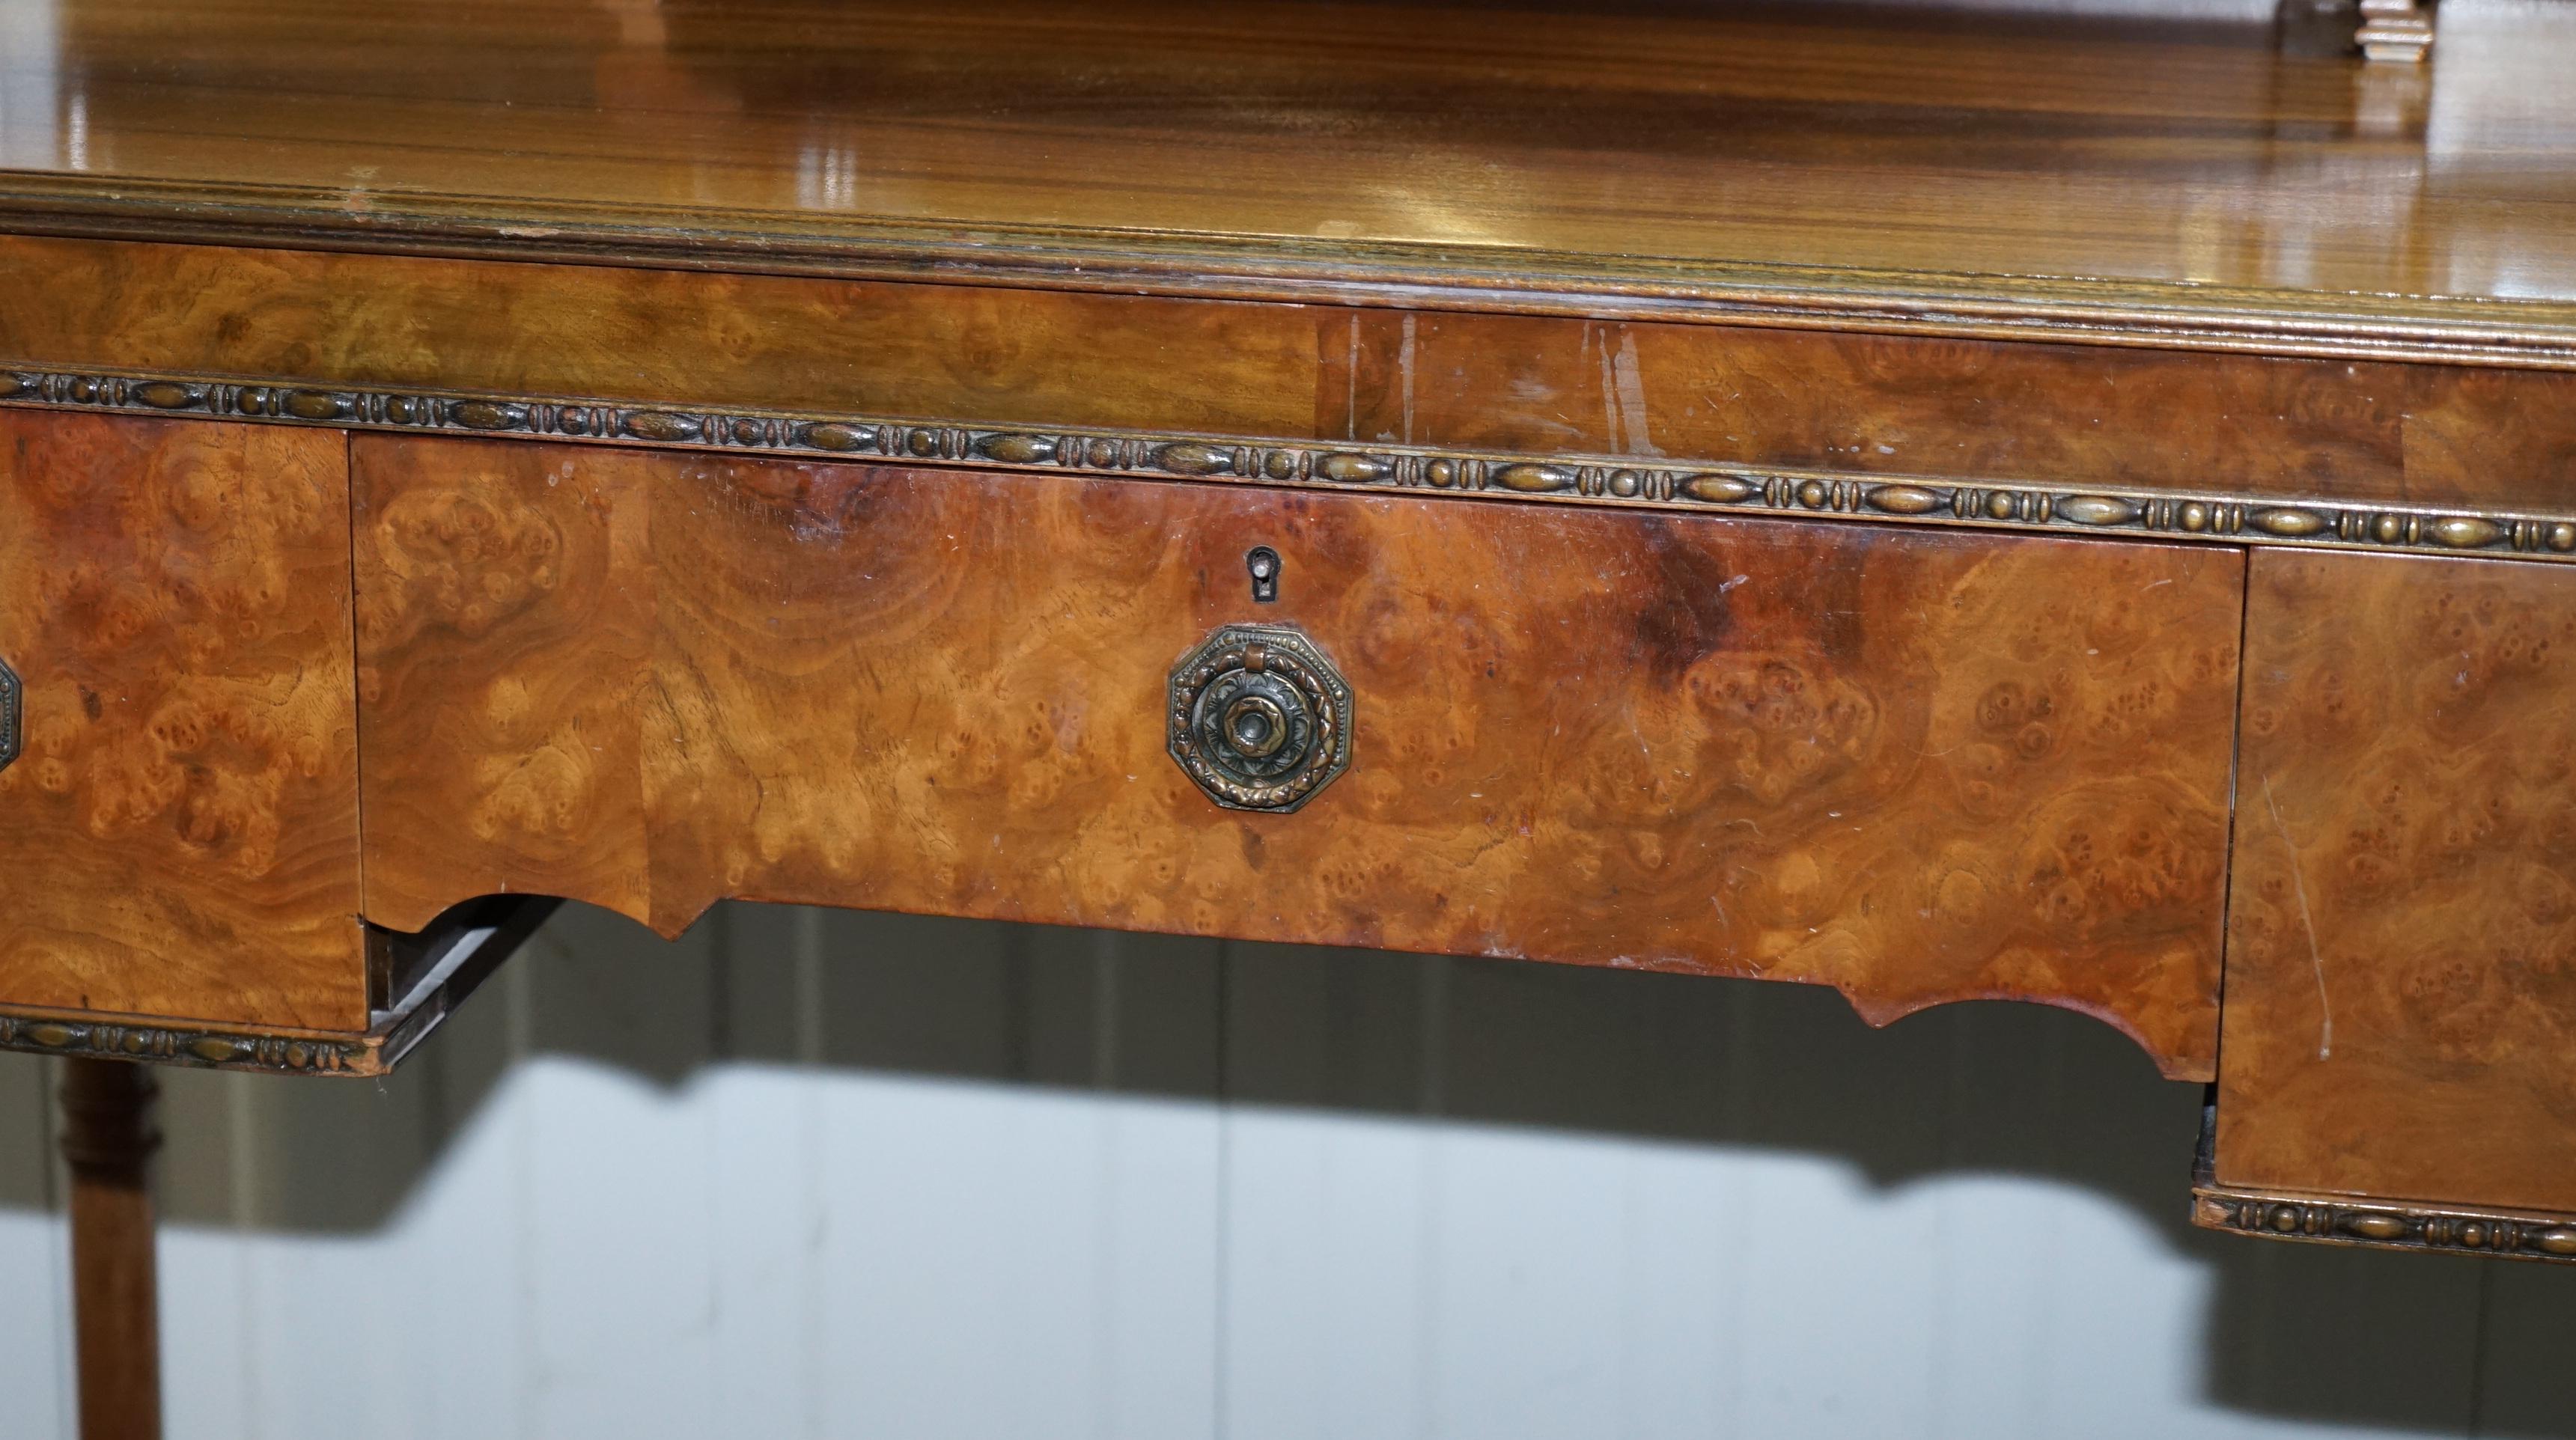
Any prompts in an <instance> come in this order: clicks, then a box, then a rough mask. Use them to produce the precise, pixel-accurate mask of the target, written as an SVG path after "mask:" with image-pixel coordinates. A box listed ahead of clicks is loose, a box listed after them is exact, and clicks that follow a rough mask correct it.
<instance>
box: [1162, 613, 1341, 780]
mask: <svg viewBox="0 0 2576 1440" xmlns="http://www.w3.org/2000/svg"><path fill="white" fill-rule="evenodd" d="M1171 723H1172V758H1173V759H1174V760H1176V761H1179V762H1180V766H1181V769H1182V771H1183V772H1184V773H1186V774H1187V775H1188V776H1189V777H1190V779H1191V780H1193V781H1195V782H1197V784H1198V787H1199V788H1200V789H1201V790H1204V791H1206V792H1207V796H1208V798H1209V799H1211V800H1214V801H1215V802H1216V803H1218V804H1219V805H1222V806H1224V807H1226V808H1227V809H1229V810H1277V811H1281V812H1285V811H1289V810H1294V809H1296V808H1297V807H1298V806H1300V805H1303V804H1305V803H1306V802H1307V801H1308V800H1311V799H1313V798H1314V796H1315V792H1316V791H1318V790H1321V789H1323V788H1324V787H1325V786H1326V785H1329V784H1331V783H1332V781H1333V777H1334V776H1337V775H1339V774H1341V773H1342V772H1343V771H1344V770H1346V769H1349V768H1350V763H1351V689H1350V686H1349V685H1347V684H1345V683H1344V682H1343V680H1342V675H1341V672H1340V671H1339V670H1336V669H1334V668H1333V662H1332V661H1331V660H1329V659H1326V658H1325V656H1324V652H1323V651H1322V650H1320V649H1318V648H1316V645H1315V642H1314V641H1312V640H1309V639H1307V638H1306V637H1305V635H1304V634H1302V633H1300V632H1299V631H1297V630H1295V629H1292V628H1290V627H1288V626H1285V625H1228V626H1226V627H1224V628H1223V629H1221V630H1218V631H1217V632H1216V633H1215V634H1213V635H1210V636H1209V637H1208V638H1207V639H1206V640H1204V641H1201V642H1200V643H1199V645H1198V647H1197V648H1196V649H1194V650H1192V651H1190V653H1189V654H1187V655H1184V656H1182V657H1181V662H1180V663H1179V664H1178V665H1175V666H1173V667H1172V684H1171Z"/></svg>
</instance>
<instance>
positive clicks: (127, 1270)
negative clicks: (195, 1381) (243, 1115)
mask: <svg viewBox="0 0 2576 1440" xmlns="http://www.w3.org/2000/svg"><path fill="white" fill-rule="evenodd" d="M158 1092H159V1087H158V1086H156V1085H155V1084H154V1083H153V1080H152V1075H151V1072H150V1071H149V1070H147V1069H145V1068H144V1067H143V1066H141V1065H130V1064H127V1063H126V1062H124V1061H122V1060H87V1059H81V1060H73V1061H70V1062H69V1064H68V1066H67V1068H66V1072H65V1074H64V1077H63V1159H64V1160H66V1161H68V1162H70V1165H71V1172H72V1207H71V1208H72V1316H73V1328H74V1330H75V1332H76V1335H77V1342H78V1343H77V1355H78V1363H79V1366H80V1433H81V1440H160V1437H161V1311H160V1303H159V1297H158V1294H157V1292H156V1290H155V1287H154V1283H153V1243H152V1242H153V1236H152V1187H151V1183H150V1181H149V1179H148V1176H147V1167H148V1164H149V1162H150V1160H151V1158H152V1152H153V1151H154V1150H155V1149H157V1148H159V1146H160V1144H161V1135H160V1132H159V1131H157V1130H155V1129H154V1128H153V1127H152V1099H153V1096H154V1095H155V1094H157V1093H158Z"/></svg>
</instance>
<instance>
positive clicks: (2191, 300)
mask: <svg viewBox="0 0 2576 1440" xmlns="http://www.w3.org/2000/svg"><path fill="white" fill-rule="evenodd" d="M366 198H367V201H368V203H367V204H366V205H364V206H355V205H352V204H351V203H350V198H349V196H348V195H347V194H345V193H344V192H340V191H336V190H330V189H321V188H311V187H295V186H278V185H245V184H210V183H202V182H185V181H174V180H164V179H153V178H149V177H118V178H117V179H116V181H115V183H114V186H113V188H112V189H109V190H103V189H102V188H101V184H100V181H99V179H98V178H97V177H79V178H66V177H62V176H56V175H48V174H44V173H41V172H30V171H15V172H7V171H0V232H5V233H9V234H20V235H44V236H56V237H64V238H82V239H102V240H141V241H169V242H179V243H189V244H214V245H230V246H242V247H252V248H262V249H297V250H325V251H342V252H352V253H362V254H381V255H412V256H440V257H450V258H460V259H507V260H534V261H557V262H568V263H575V264H598V265H618V266H629V267H637V268H647V269H663V270H702V271H730V272H738V273H748V274H770V275H811V276H826V277H832V278H839V279H867V280H912V281H933V282H938V283H945V284H970V285H998V286H1012V287H1019V288H1035V289H1068V290H1084V291H1099V292H1107V293H1116V294H1129V293H1140V292H1141V293H1147V294H1156V295H1167V296H1190V297H1199V298H1214V299H1237V300H1271V301H1285V302H1291V303H1323V304H1356V305H1395V306H1400V307H1404V308H1411V309H1444V310H1466V311H1481V312H1499V313H1517V314H1546V315H1565V316H1574V317H1578V318H1582V319H1592V320H1635V319H1661V320H1679V321H1698V322H1703V323H1725V324H1739V325H1758V326H1768V327H1780V328H1807V329H1814V328H1829V329H1835V330H1854V331H1865V332H1872V333H1882V334H1930V335H1942V336H1951V337H1959V338H1978V339H2021V340H2039V341H2056V342H2063V343H2069V344H2085V345H2111V346H2126V347H2146V348H2155V349H2186V350H2216V351H2229V352H2239V353H2252V354H2264V355H2284V356H2307V357H2323V358H2335V359H2374V360H2392V361H2433V362H2451V363H2464V364H2485V365H2496V366H2508V367H2517V368H2538V369H2556V370H2566V369H2576V302H2562V301H2557V300H2550V299H2500V298H2496V297H2491V296H2470V295H2442V294H2420V295H2419V294H2377V293H2366V292H2357V291H2330V290H2284V289H2274V288H2264V287H2259V286H2239V285H2217V284H2210V283H2205V282H2195V281H2188V280H2176V279H2168V280H2156V279H2118V280H2113V279H2100V278H2088V277H2082V276H2073V275H2048V274H2023V273H2009V272H1996V273H1982V272H1972V271H1942V270H1890V269H1871V268H1863V267H1855V266H1833V265H1812V264H1809V265H1801V264H1785V263H1777V262H1756V261H1744V262H1732V263H1730V262H1726V261H1720V260H1690V259H1682V258H1679V257H1659V256H1652V255H1599V254H1589V253H1583V252H1566V251H1556V250H1547V249H1540V248H1536V247H1527V246H1503V245H1493V246H1474V245H1457V244H1442V243H1433V242H1424V241H1409V240H1391V239H1390V240H1375V241H1364V240H1317V239H1310V238H1306V237H1301V236H1293V235H1236V234H1227V233H1224V232H1216V231H1178V230H1143V229H1138V230H1124V229H1114V228H1085V227H1075V226H1060V225H1039V224H1012V223H1008V222H991V221H971V220H970V221H933V220H910V219H899V218H892V217H876V218H859V219H853V218H846V217H843V218H831V219H803V218H800V217H798V216H796V215H794V214H791V213H786V212H779V211H767V210H741V209H718V208H698V207H684V208H673V207H666V206H647V205H620V204H615V203H612V202H605V201H576V200H555V201H537V200H529V199H525V198H518V199H512V200H509V201H507V202H504V201H502V200H500V199H498V198H496V197H489V196H475V195H447V194H435V193H425V192H408V193H392V194H373V195H369V196H368V197H366ZM505 203H506V206H507V208H506V209H505V208H503V207H504V205H505Z"/></svg>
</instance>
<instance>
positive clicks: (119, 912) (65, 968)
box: [0, 413, 367, 1030]
mask: <svg viewBox="0 0 2576 1440" xmlns="http://www.w3.org/2000/svg"><path fill="white" fill-rule="evenodd" d="M0 503H5V506H6V510H7V513H8V517H9V519H8V523H7V524H6V525H5V526H0V656H5V658H6V659H7V660H8V662H9V664H10V665H11V666H12V667H13V668H15V669H16V670H17V671H18V673H19V675H20V677H21V678H22V679H23V681H24V683H25V701H26V735H25V741H26V753H25V754H24V756H22V757H21V758H20V759H19V761H18V762H17V763H16V764H14V765H12V766H10V767H9V768H8V769H6V770H0V816H5V817H6V818H5V823H0V874H6V875H7V876H9V877H10V883H9V899H8V903H7V905H5V906H0V1002H6V1003H9V1004H13V1005H25V1006H41V1007H53V1008H61V1009H96V1010H103V1011H113V1012H120V1013H124V1014H131V1015H163V1016H174V1017H185V1018H189V1019H197V1020H210V1021H235V1022H243V1023H261V1024H276V1025H286V1026H300V1027H310V1028H315V1029H331V1030H363V1029H365V1028H366V1021H367V995H366V984H365V968H364V957H363V954H362V948H361V944H360V936H359V928H358V919H357V911H358V904H357V900H358V870H357V860H358V814H357V756H356V705H355V693H354V685H353V683H352V679H351V671H350V659H349V646H350V641H349V604H350V599H349V570H348V538H347V536H348V508H347V505H348V501H347V453H346V444H345V442H344V441H343V440H342V439H341V438H340V437H338V436H336V435H329V434H322V433H306V432H298V431H286V430H272V429H260V428H257V427H252V426H242V425H214V424H201V423H187V422H174V421H147V420H123V419H118V420H109V419H102V418H97V417H92V416H54V415H48V416H38V415H26V414H15V413H11V414H0Z"/></svg>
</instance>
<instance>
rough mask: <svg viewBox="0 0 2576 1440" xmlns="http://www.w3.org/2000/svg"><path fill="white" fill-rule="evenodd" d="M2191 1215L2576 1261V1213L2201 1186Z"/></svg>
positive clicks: (2373, 1240) (2223, 1225)
mask: <svg viewBox="0 0 2576 1440" xmlns="http://www.w3.org/2000/svg"><path fill="white" fill-rule="evenodd" d="M2192 1222H2193V1223H2194V1224H2196V1225H2199V1226H2201V1227H2202V1228H2204V1229H2209V1230H2232V1231H2236V1232H2238V1233H2240V1234H2246V1235H2261V1236H2265V1237H2268V1238H2272V1239H2280V1240H2312V1241H2319V1242H2323V1243H2326V1244H2341V1245H2368V1246H2374V1247H2377V1248H2381V1249H2389V1250H2440V1251H2449V1252H2452V1253H2465V1254H2479V1255H2502V1256H2508V1257H2512V1258H2517V1259H2523V1260H2554V1261H2559V1262H2561V1263H2567V1262H2576V1217H2561V1216H2543V1215H2517V1214H2510V1213H2502V1212H2496V1211H2486V1210H2470V1209H2461V1208H2458V1207H2454V1206H2440V1207H2433V1206H2414V1205H2397V1204H2372V1203H2370V1202H2368V1201H2358V1200H2356V1201H2329V1200H2323V1199H2317V1198H2314V1197H2306V1196H2299V1197H2293V1196H2272V1195H2256V1194H2250V1193H2247V1192H2243V1191H2234V1190H2221V1189H2217V1188H2215V1187H2212V1186H2206V1185H2204V1186H2201V1187H2199V1188H2198V1189H2197V1190H2196V1191H2195V1193H2194V1196H2193V1200H2192Z"/></svg>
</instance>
